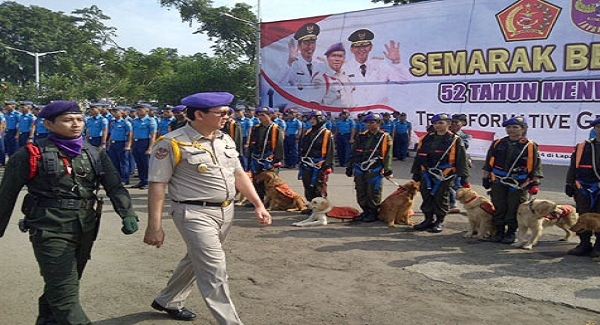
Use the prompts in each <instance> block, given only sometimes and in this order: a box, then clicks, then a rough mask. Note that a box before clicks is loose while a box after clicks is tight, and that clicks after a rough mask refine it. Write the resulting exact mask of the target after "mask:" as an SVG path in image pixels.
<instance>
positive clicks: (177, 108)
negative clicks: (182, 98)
mask: <svg viewBox="0 0 600 325" xmlns="http://www.w3.org/2000/svg"><path fill="white" fill-rule="evenodd" d="M171 111H172V112H173V113H179V112H183V111H185V105H177V106H175V107H173V108H172V109H171Z"/></svg>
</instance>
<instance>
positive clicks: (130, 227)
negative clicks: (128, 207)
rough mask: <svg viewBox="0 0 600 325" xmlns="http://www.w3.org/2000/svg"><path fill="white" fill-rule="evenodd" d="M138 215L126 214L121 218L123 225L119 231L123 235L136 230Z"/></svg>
mask: <svg viewBox="0 0 600 325" xmlns="http://www.w3.org/2000/svg"><path fill="white" fill-rule="evenodd" d="M138 221H139V220H138V217H137V216H127V217H125V218H123V222H122V223H123V227H122V228H121V231H122V232H123V233H124V234H125V235H131V234H133V233H134V232H136V231H137V230H138Z"/></svg>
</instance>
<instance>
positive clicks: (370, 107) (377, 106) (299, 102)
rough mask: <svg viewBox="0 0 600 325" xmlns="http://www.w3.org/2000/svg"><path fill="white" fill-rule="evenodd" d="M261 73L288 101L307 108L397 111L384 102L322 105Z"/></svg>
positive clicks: (332, 110)
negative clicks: (354, 105) (295, 93)
mask: <svg viewBox="0 0 600 325" xmlns="http://www.w3.org/2000/svg"><path fill="white" fill-rule="evenodd" d="M260 74H261V76H262V77H263V78H264V79H265V81H266V82H267V83H268V84H269V86H271V87H273V90H275V91H276V92H277V93H279V94H280V95H281V96H282V97H283V98H285V99H287V100H288V101H290V102H292V103H294V104H296V105H300V106H304V107H306V108H310V109H316V110H321V111H325V112H332V113H339V112H341V111H342V110H344V109H345V110H348V111H350V112H363V111H370V110H374V109H379V110H386V111H390V112H394V111H395V109H393V108H391V107H389V106H387V105H383V104H375V105H368V106H358V107H334V106H325V105H321V104H319V103H315V102H307V101H304V100H302V99H300V98H298V97H295V96H292V95H291V94H290V93H288V92H287V91H285V90H283V88H281V87H279V85H277V83H275V82H274V81H273V80H271V78H269V77H268V76H267V75H266V74H265V73H264V72H263V71H262V70H261V71H260Z"/></svg>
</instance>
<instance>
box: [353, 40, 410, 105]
mask: <svg viewBox="0 0 600 325" xmlns="http://www.w3.org/2000/svg"><path fill="white" fill-rule="evenodd" d="M374 38H375V34H374V33H373V32H372V31H370V30H368V29H364V28H363V29H358V30H356V31H354V32H353V33H352V34H350V36H348V41H350V43H351V45H350V52H352V54H353V56H354V58H352V59H349V60H348V61H347V62H346V63H347V64H346V67H345V70H346V72H347V73H348V77H349V78H350V80H351V81H352V82H353V83H354V84H364V85H365V86H362V87H358V88H357V89H356V94H355V97H356V99H357V101H360V102H357V104H358V105H359V106H363V105H372V104H382V103H387V102H388V96H387V91H385V87H376V86H367V85H372V84H373V83H394V82H404V81H407V80H409V79H410V73H409V71H408V68H407V67H406V66H404V65H403V64H402V63H401V56H400V43H399V42H396V41H394V40H390V41H389V43H388V44H385V51H383V55H384V56H385V58H384V57H381V56H372V57H370V56H369V55H370V53H371V51H372V50H373V43H372V41H373V39H374ZM386 59H387V61H389V63H388V62H386Z"/></svg>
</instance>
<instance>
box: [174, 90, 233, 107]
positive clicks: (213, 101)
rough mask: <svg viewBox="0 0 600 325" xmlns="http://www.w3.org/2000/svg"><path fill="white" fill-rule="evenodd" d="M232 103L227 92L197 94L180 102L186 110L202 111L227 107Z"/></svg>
mask: <svg viewBox="0 0 600 325" xmlns="http://www.w3.org/2000/svg"><path fill="white" fill-rule="evenodd" d="M232 101H233V95H232V94H230V93H227V92H211V93H197V94H193V95H189V96H187V97H185V98H184V99H182V100H181V103H182V104H183V105H185V106H187V108H188V109H202V108H211V107H218V106H229V104H231V102H232Z"/></svg>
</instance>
